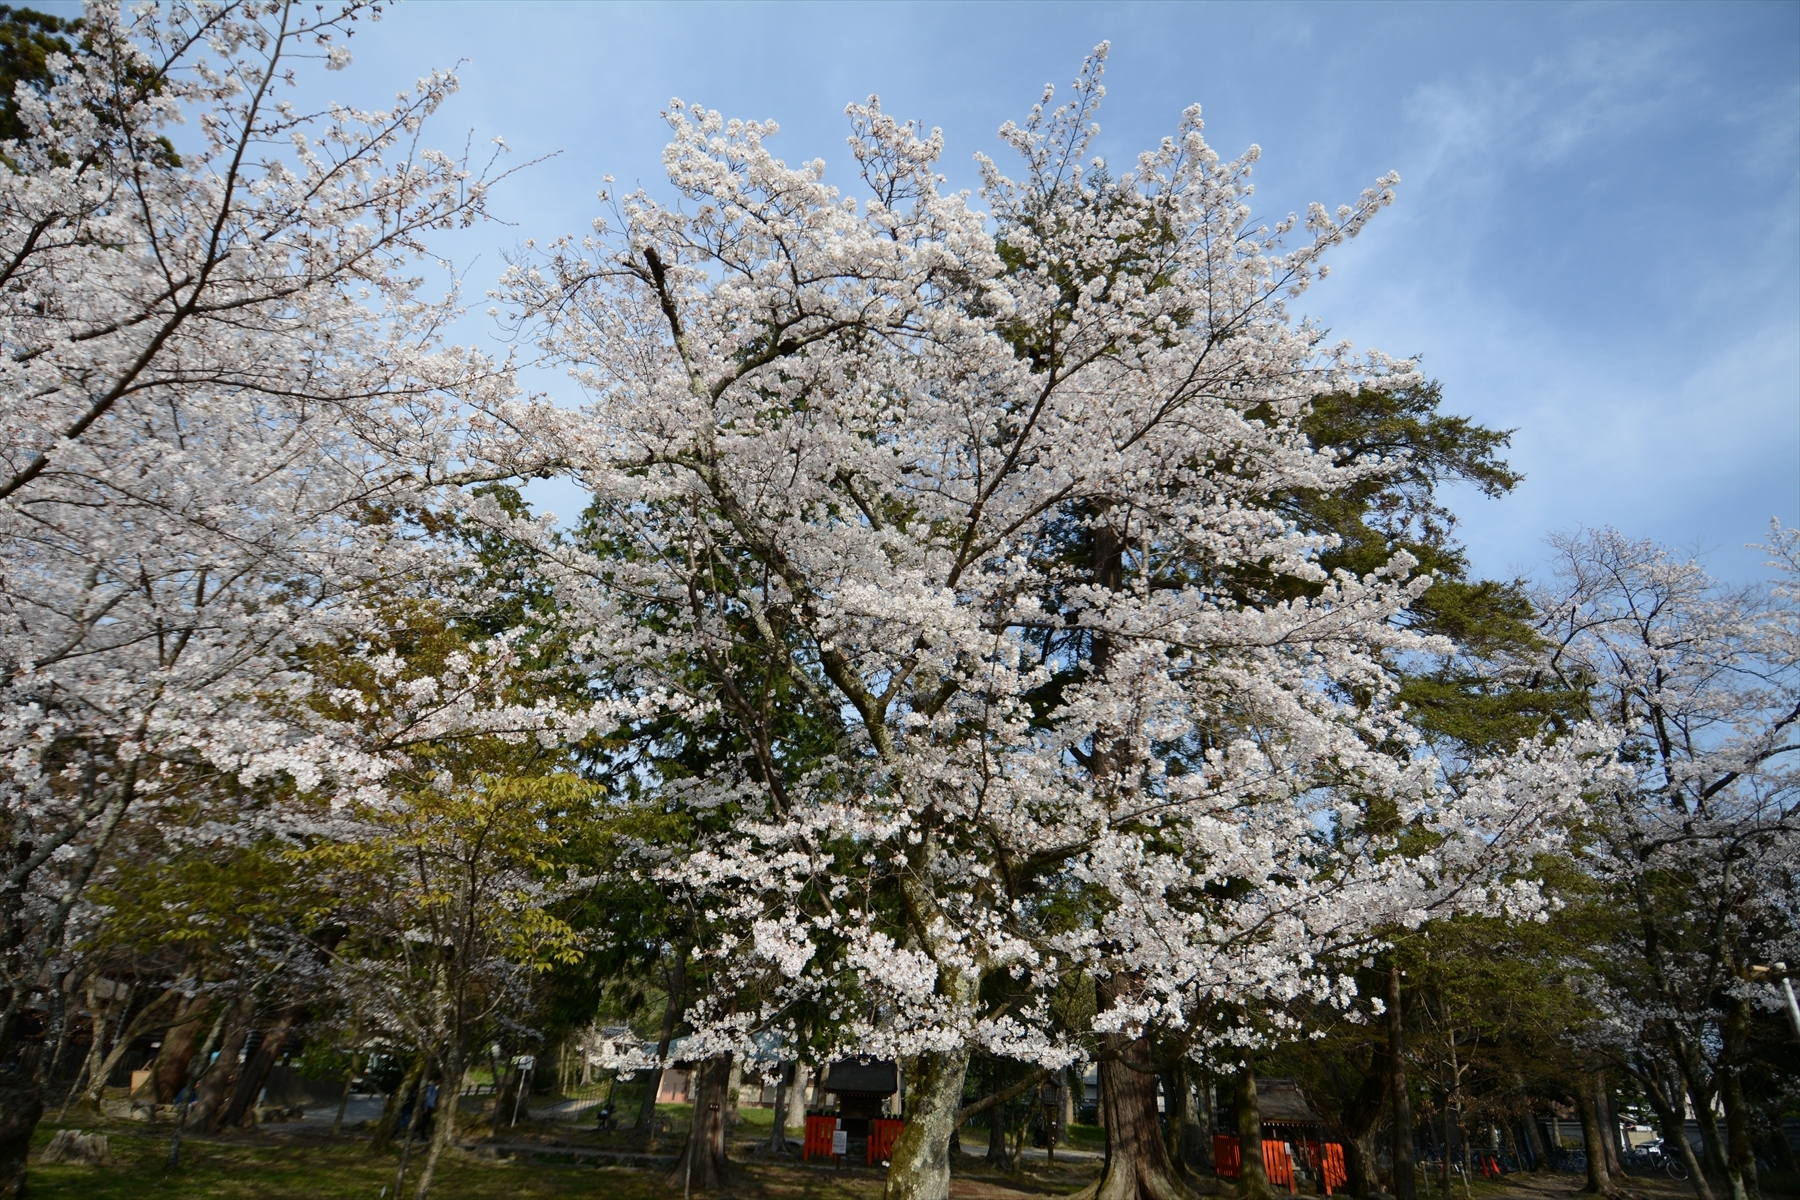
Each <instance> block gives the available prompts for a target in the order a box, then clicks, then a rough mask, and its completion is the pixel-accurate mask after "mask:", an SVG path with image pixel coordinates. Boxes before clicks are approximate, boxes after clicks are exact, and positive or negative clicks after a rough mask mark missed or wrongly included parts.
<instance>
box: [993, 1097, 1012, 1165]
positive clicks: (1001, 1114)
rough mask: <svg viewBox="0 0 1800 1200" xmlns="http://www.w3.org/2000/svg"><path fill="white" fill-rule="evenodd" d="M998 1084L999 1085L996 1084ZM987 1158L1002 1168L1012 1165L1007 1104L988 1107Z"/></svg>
mask: <svg viewBox="0 0 1800 1200" xmlns="http://www.w3.org/2000/svg"><path fill="white" fill-rule="evenodd" d="M996 1086H998V1085H997V1084H996ZM987 1160H988V1162H989V1163H990V1164H992V1165H993V1166H996V1167H999V1168H1000V1169H1001V1170H1003V1171H1004V1170H1007V1169H1008V1168H1010V1167H1011V1166H1012V1155H1011V1154H1009V1153H1007V1150H1006V1105H1004V1104H996V1105H994V1107H992V1108H990V1109H988V1147H987Z"/></svg>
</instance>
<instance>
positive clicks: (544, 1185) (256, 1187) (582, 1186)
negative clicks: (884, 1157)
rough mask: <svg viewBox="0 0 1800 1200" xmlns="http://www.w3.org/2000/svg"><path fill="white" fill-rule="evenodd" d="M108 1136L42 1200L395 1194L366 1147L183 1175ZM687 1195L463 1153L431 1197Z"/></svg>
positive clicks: (253, 1146) (138, 1136)
mask: <svg viewBox="0 0 1800 1200" xmlns="http://www.w3.org/2000/svg"><path fill="white" fill-rule="evenodd" d="M683 1115H684V1116H685V1114H683ZM683 1124H685V1121H684V1122H683ZM89 1128H90V1129H91V1128H93V1126H92V1125H91V1124H90V1126H89ZM765 1128H766V1122H765ZM53 1132H54V1128H53V1127H52V1126H51V1125H50V1124H48V1123H46V1124H44V1125H43V1126H40V1127H39V1129H38V1135H37V1137H36V1139H34V1144H35V1145H36V1146H37V1147H38V1148H39V1149H42V1147H43V1146H44V1145H45V1144H46V1143H48V1142H49V1140H50V1137H51V1135H52V1133H53ZM103 1132H105V1133H106V1134H107V1135H108V1136H109V1138H110V1140H111V1146H112V1156H113V1160H114V1163H113V1165H112V1166H110V1167H86V1166H69V1165H63V1164H55V1165H49V1166H46V1165H42V1164H39V1163H35V1162H34V1163H33V1164H32V1165H31V1195H32V1197H33V1198H34V1200H163V1198H165V1197H166V1198H168V1200H176V1198H178V1197H179V1198H180V1200H226V1198H232V1200H235V1198H237V1197H246V1198H249V1197H254V1198H255V1200H378V1198H379V1197H380V1196H381V1191H382V1188H384V1187H388V1188H391V1187H392V1185H393V1182H394V1168H395V1166H396V1165H397V1163H398V1156H397V1154H386V1155H372V1154H370V1153H369V1151H368V1150H367V1149H366V1148H365V1146H364V1145H363V1144H361V1143H351V1142H348V1141H346V1142H343V1143H335V1144H333V1143H323V1144H312V1143H304V1142H298V1141H295V1142H278V1141H274V1140H272V1139H268V1138H263V1137H258V1136H255V1135H250V1136H246V1137H245V1138H243V1139H242V1140H236V1139H227V1140H221V1141H216V1142H214V1141H207V1142H197V1141H191V1140H190V1141H186V1142H184V1143H183V1144H182V1166H181V1169H180V1170H179V1171H176V1172H174V1173H170V1172H169V1171H167V1170H166V1169H165V1164H166V1162H167V1158H168V1141H167V1138H166V1136H156V1137H149V1136H145V1132H146V1131H141V1130H133V1129H131V1128H129V1127H124V1128H121V1127H119V1126H117V1125H109V1126H108V1127H107V1128H106V1129H104V1130H103ZM422 1161H423V1160H422V1156H421V1155H420V1153H419V1151H418V1148H417V1147H416V1146H415V1147H414V1154H413V1158H412V1165H411V1166H410V1167H409V1168H408V1175H409V1181H408V1184H407V1188H406V1191H405V1192H404V1193H403V1194H404V1195H407V1196H410V1195H411V1194H412V1186H413V1183H414V1182H416V1180H417V1178H418V1176H417V1170H418V1167H419V1166H420V1165H422ZM743 1171H744V1172H745V1183H746V1185H747V1186H746V1189H745V1190H746V1191H751V1192H755V1193H758V1194H761V1195H765V1196H770V1197H781V1198H783V1200H788V1198H791V1200H877V1198H878V1197H879V1196H880V1194H881V1190H882V1180H881V1178H880V1176H879V1175H877V1174H876V1173H874V1172H870V1171H862V1172H849V1171H844V1172H834V1171H830V1170H809V1169H805V1168H799V1167H788V1166H769V1165H764V1164H751V1165H749V1166H746V1167H744V1168H743ZM680 1192H681V1189H680V1188H678V1187H677V1188H670V1187H668V1186H667V1185H665V1184H664V1182H663V1172H662V1171H661V1170H654V1169H652V1170H638V1169H632V1168H626V1167H594V1166H576V1165H570V1164H568V1163H566V1162H556V1161H552V1160H549V1159H530V1158H527V1157H525V1156H520V1157H519V1158H515V1159H513V1160H511V1161H499V1162H494V1161H488V1160H485V1159H477V1158H474V1157H472V1156H470V1155H467V1154H462V1153H456V1154H455V1157H454V1158H446V1160H445V1161H444V1163H443V1164H441V1165H440V1167H439V1169H438V1174H437V1178H436V1180H435V1182H434V1184H433V1187H432V1191H431V1194H432V1195H433V1196H434V1197H438V1198H441V1200H551V1198H554V1197H563V1196H582V1197H606V1198H607V1200H669V1198H670V1197H673V1196H678V1195H680ZM390 1194H391V1193H390Z"/></svg>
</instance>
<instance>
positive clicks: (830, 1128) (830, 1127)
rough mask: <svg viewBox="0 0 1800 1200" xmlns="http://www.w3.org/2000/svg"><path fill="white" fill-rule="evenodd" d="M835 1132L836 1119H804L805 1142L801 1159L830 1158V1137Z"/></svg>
mask: <svg viewBox="0 0 1800 1200" xmlns="http://www.w3.org/2000/svg"><path fill="white" fill-rule="evenodd" d="M836 1132H837V1118H836V1117H808V1118H806V1142H805V1144H804V1146H803V1148H802V1149H801V1152H800V1157H801V1158H830V1157H831V1135H832V1134H834V1133H836Z"/></svg>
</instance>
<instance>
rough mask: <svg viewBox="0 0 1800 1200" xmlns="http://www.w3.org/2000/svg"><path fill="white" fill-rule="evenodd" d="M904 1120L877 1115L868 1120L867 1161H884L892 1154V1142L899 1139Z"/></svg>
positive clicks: (904, 1124) (904, 1125)
mask: <svg viewBox="0 0 1800 1200" xmlns="http://www.w3.org/2000/svg"><path fill="white" fill-rule="evenodd" d="M905 1127H906V1122H905V1121H893V1120H888V1119H886V1118H883V1117H877V1118H876V1119H875V1120H873V1121H870V1122H869V1161H870V1162H872V1163H876V1162H886V1161H887V1160H888V1159H890V1158H892V1157H893V1156H894V1143H895V1142H896V1141H897V1140H899V1137H900V1131H901V1130H902V1129H904V1128H905Z"/></svg>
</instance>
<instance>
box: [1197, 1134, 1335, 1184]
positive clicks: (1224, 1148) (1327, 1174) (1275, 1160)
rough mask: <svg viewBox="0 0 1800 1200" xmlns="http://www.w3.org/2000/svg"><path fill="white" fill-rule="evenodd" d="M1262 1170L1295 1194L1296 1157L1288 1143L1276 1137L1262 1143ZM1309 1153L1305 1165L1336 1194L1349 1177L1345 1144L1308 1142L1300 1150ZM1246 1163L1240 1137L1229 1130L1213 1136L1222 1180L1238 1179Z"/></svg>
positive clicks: (1214, 1150)
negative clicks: (1277, 1139)
mask: <svg viewBox="0 0 1800 1200" xmlns="http://www.w3.org/2000/svg"><path fill="white" fill-rule="evenodd" d="M1262 1151H1263V1171H1264V1172H1265V1173H1266V1174H1267V1175H1268V1177H1269V1182H1270V1183H1271V1184H1285V1185H1286V1186H1287V1190H1288V1194H1289V1195H1293V1194H1295V1193H1296V1192H1297V1190H1298V1189H1296V1188H1295V1186H1294V1160H1293V1158H1292V1157H1290V1156H1289V1154H1288V1148H1287V1144H1286V1143H1285V1142H1278V1141H1275V1140H1273V1139H1271V1140H1269V1141H1265V1142H1264V1143H1263V1144H1262ZM1301 1153H1303V1154H1305V1155H1306V1166H1307V1168H1308V1169H1309V1170H1311V1171H1312V1172H1313V1173H1314V1174H1315V1175H1317V1176H1318V1177H1319V1182H1320V1183H1322V1184H1323V1185H1324V1191H1325V1194H1326V1195H1327V1196H1330V1195H1332V1194H1334V1193H1335V1192H1336V1191H1337V1190H1338V1189H1339V1188H1341V1187H1343V1186H1344V1184H1345V1183H1346V1182H1347V1181H1348V1180H1349V1175H1348V1174H1347V1173H1346V1172H1345V1170H1344V1147H1343V1146H1341V1145H1340V1144H1338V1143H1337V1142H1325V1143H1323V1144H1321V1143H1319V1142H1307V1143H1305V1145H1304V1147H1303V1148H1302V1150H1301ZM1242 1166H1243V1158H1242V1155H1241V1154H1240V1153H1239V1151H1238V1140H1237V1139H1236V1138H1235V1137H1232V1136H1231V1135H1230V1134H1226V1133H1216V1134H1214V1135H1213V1170H1214V1171H1215V1172H1216V1173H1217V1174H1218V1176H1219V1178H1220V1179H1236V1178H1237V1177H1238V1174H1239V1173H1240V1171H1241V1169H1242Z"/></svg>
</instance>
